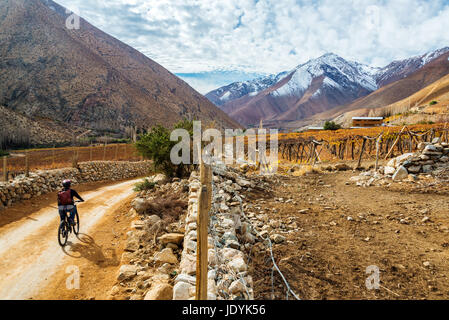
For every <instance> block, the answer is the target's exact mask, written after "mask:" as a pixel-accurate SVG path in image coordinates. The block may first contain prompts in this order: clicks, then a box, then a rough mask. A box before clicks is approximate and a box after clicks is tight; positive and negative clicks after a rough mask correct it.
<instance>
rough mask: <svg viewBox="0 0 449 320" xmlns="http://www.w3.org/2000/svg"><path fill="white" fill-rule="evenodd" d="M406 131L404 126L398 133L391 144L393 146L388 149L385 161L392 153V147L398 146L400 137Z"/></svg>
mask: <svg viewBox="0 0 449 320" xmlns="http://www.w3.org/2000/svg"><path fill="white" fill-rule="evenodd" d="M405 129H407V127H406V126H404V127H403V128H402V130H401V132H399V135H398V137H397V138H396V141H395V142H394V143H393V145H392V146H391V148H390V151H388V153H387V156H386V157H385V160H386V159H388V157H389V156H390V155H391V154H392V153H393V149H394V147H396V145H397V144H398V142H399V140H400V139H401V135H402V133H403V132H404V130H405Z"/></svg>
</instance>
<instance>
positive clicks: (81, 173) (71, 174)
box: [0, 161, 151, 209]
mask: <svg viewBox="0 0 449 320" xmlns="http://www.w3.org/2000/svg"><path fill="white" fill-rule="evenodd" d="M150 168H151V162H149V161H144V162H124V161H116V162H115V161H94V162H83V163H80V164H79V166H78V168H65V169H56V170H45V171H36V172H31V173H30V176H29V177H26V176H25V175H21V176H17V177H16V178H15V179H14V180H11V181H8V182H0V209H2V208H4V207H9V206H11V205H12V204H13V203H16V202H18V201H21V200H27V199H31V198H33V197H36V196H40V195H42V194H45V193H49V192H53V191H55V190H58V189H59V188H60V187H61V181H63V180H64V179H71V180H72V181H73V182H74V184H79V183H85V182H94V181H119V180H124V179H129V178H135V177H140V176H144V175H146V174H148V172H149V170H150Z"/></svg>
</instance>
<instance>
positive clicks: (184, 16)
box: [56, 0, 449, 73]
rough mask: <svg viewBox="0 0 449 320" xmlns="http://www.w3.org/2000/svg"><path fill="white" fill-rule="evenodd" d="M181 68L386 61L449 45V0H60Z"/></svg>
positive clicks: (259, 68) (265, 68)
mask: <svg viewBox="0 0 449 320" xmlns="http://www.w3.org/2000/svg"><path fill="white" fill-rule="evenodd" d="M56 1H57V2H59V3H60V4H62V5H64V6H67V7H69V8H73V7H75V8H76V7H78V8H79V10H80V14H81V16H83V17H85V18H86V19H87V20H88V21H89V22H91V23H93V24H94V25H96V26H97V27H99V28H101V29H102V30H104V31H105V32H108V33H110V34H112V35H113V36H116V37H117V38H119V39H120V40H122V41H124V42H126V43H128V44H129V45H131V46H133V47H135V48H136V49H138V50H140V51H142V52H143V53H144V54H146V55H147V56H149V57H150V58H152V59H154V60H155V61H157V62H158V63H160V64H162V65H163V66H164V67H166V68H168V69H169V70H170V71H172V72H176V73H180V72H182V73H191V72H206V71H212V70H218V69H224V70H242V71H245V72H264V73H276V72H280V71H284V70H289V69H292V68H293V67H295V66H296V65H298V64H300V63H303V62H306V61H307V60H308V59H311V58H315V57H317V56H320V55H322V54H324V53H326V52H334V53H337V54H339V55H341V56H343V57H345V58H348V59H353V60H357V61H361V62H365V63H367V64H372V65H376V66H383V65H385V64H387V63H388V62H390V61H391V60H393V59H400V58H405V57H409V56H412V55H417V54H422V53H425V52H426V51H429V50H433V49H437V48H441V47H444V46H448V45H449V33H448V32H447V30H449V2H448V1H447V0H432V1H426V0H379V1H378V0H350V1H348V0H320V1H311V0H296V1H295V0H182V1H179V0H122V1H119V0H56Z"/></svg>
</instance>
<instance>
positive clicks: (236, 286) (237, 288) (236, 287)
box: [229, 280, 246, 294]
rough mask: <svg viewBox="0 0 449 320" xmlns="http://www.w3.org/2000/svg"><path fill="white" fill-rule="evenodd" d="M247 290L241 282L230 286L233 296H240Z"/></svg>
mask: <svg viewBox="0 0 449 320" xmlns="http://www.w3.org/2000/svg"><path fill="white" fill-rule="evenodd" d="M245 290H246V288H245V285H244V284H243V283H242V281H241V280H235V281H234V282H233V283H231V285H230V286H229V292H230V293H232V294H239V293H242V292H244V291H245Z"/></svg>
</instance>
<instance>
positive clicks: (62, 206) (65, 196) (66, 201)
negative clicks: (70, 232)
mask: <svg viewBox="0 0 449 320" xmlns="http://www.w3.org/2000/svg"><path fill="white" fill-rule="evenodd" d="M71 185H72V181H71V180H64V181H63V182H62V187H63V189H62V190H61V191H59V192H58V209H59V216H60V217H61V221H63V220H64V219H65V217H64V215H65V214H66V213H65V212H64V211H65V210H67V211H68V212H70V218H69V222H70V224H71V225H72V226H73V225H75V220H74V219H75V215H76V206H75V201H74V200H73V198H77V199H79V200H80V201H81V202H84V200H83V198H81V196H80V195H79V194H78V192H76V191H75V190H73V189H71V188H70V187H71Z"/></svg>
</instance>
